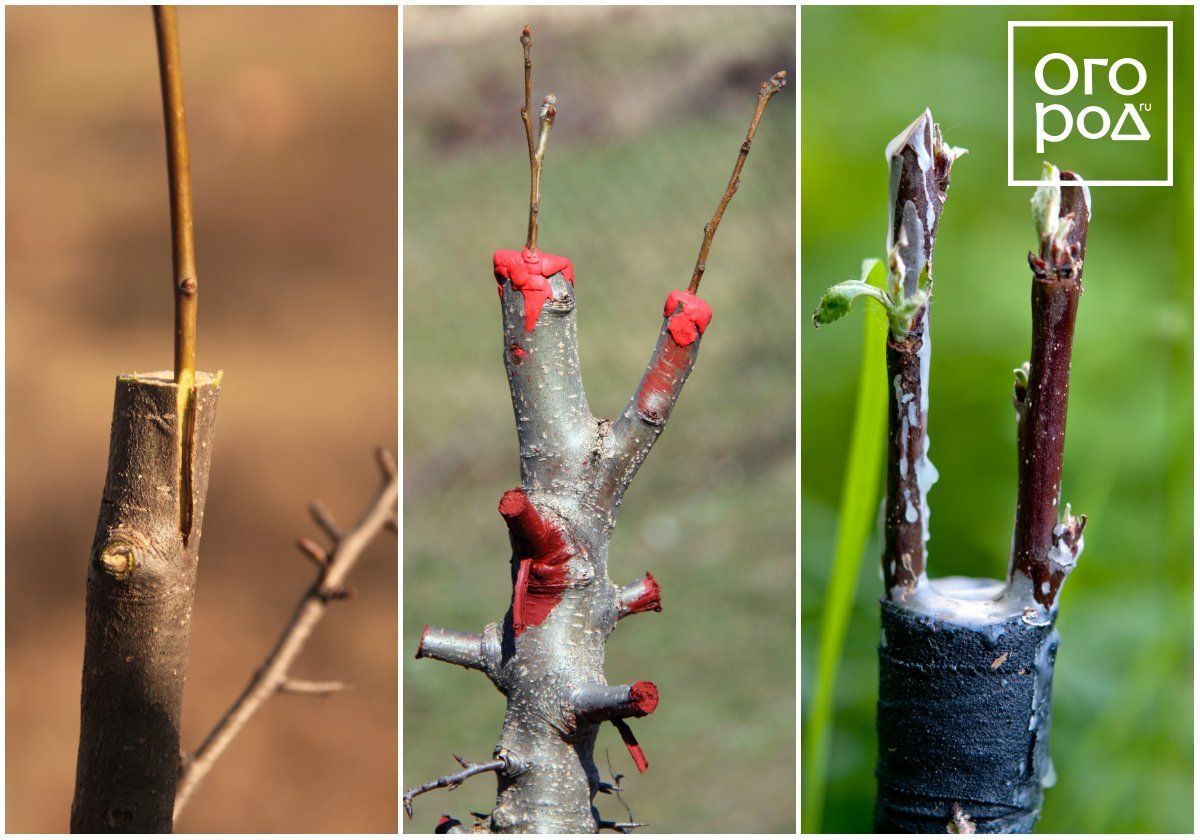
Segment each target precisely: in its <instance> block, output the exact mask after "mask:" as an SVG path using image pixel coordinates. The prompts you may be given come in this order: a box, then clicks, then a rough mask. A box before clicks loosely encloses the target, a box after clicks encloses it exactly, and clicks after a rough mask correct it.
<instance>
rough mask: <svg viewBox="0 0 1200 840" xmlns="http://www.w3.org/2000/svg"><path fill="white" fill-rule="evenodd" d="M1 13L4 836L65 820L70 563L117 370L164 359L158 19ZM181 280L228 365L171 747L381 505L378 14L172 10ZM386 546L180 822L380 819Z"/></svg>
mask: <svg viewBox="0 0 1200 840" xmlns="http://www.w3.org/2000/svg"><path fill="white" fill-rule="evenodd" d="M6 18H7V33H8V37H7V73H8V75H7V79H8V85H7V106H6V108H7V110H6V113H7V125H8V132H7V144H8V145H7V150H8V153H7V161H6V164H7V175H8V179H7V187H8V190H7V197H6V198H7V221H8V224H7V242H8V248H7V254H6V258H7V298H6V301H7V306H8V310H7V330H8V332H7V337H8V341H7V353H8V356H7V359H8V366H7V400H8V402H7V405H8V414H7V421H8V427H7V428H8V435H7V455H8V472H7V475H6V480H7V485H6V489H7V522H6V527H7V565H6V571H5V574H6V578H5V580H6V585H7V602H6V605H7V627H6V629H7V659H6V671H7V674H6V675H7V691H6V711H7V718H6V728H7V729H6V731H7V739H8V740H7V747H8V749H7V755H6V761H7V773H8V775H7V791H6V793H7V813H8V820H7V825H6V828H7V830H8V831H16V832H31V831H41V832H45V831H65V830H66V828H67V819H68V812H69V807H70V800H71V793H72V786H73V779H74V760H75V750H76V741H77V735H78V726H79V718H78V714H79V711H78V703H79V678H80V666H81V661H82V646H83V603H84V583H85V571H86V562H87V556H88V550H89V546H90V544H91V540H92V534H93V529H94V528H95V518H96V512H97V510H98V506H99V496H100V492H101V489H102V486H103V481H104V472H105V466H106V448H107V444H108V432H109V421H110V417H111V407H112V393H113V381H114V378H115V376H116V375H117V374H118V373H120V372H122V371H130V370H141V371H145V370H153V369H160V368H164V367H169V366H170V364H171V331H172V309H171V294H170V281H171V255H170V244H169V222H168V216H167V182H166V164H165V152H164V146H163V128H162V112H161V105H160V99H159V90H158V77H157V70H156V65H155V50H154V31H153V26H152V23H151V16H150V11H149V9H148V8H145V7H141V8H119V7H112V8H23V9H21V8H18V9H9V10H7V12H6ZM179 20H180V31H181V39H182V51H183V62H184V80H185V86H186V97H187V106H188V128H189V131H190V136H191V146H192V149H191V151H192V167H193V169H192V176H193V182H194V184H193V188H194V193H195V204H196V207H195V210H196V237H197V249H198V265H199V279H200V327H199V345H198V358H199V363H200V365H201V366H202V367H204V368H205V369H208V370H215V369H217V368H223V369H224V371H225V382H224V390H223V394H222V396H221V404H220V413H219V418H218V424H217V428H218V431H217V446H216V451H215V453H214V456H213V467H212V483H211V486H210V490H209V498H208V509H207V512H206V516H205V529H204V531H205V533H204V545H203V548H202V552H201V555H202V560H201V571H200V579H199V586H198V591H197V597H196V606H195V620H194V625H193V630H192V649H191V661H190V666H189V673H188V687H187V693H186V701H185V705H184V726H183V743H184V746H185V748H194V747H195V746H196V745H197V744H198V742H199V740H200V739H201V738H202V737H203V735H204V733H205V732H207V731H208V729H209V728H210V727H211V726H212V724H213V723H214V722H215V720H216V719H217V718H218V717H219V715H220V714H221V713H222V712H223V711H224V710H225V708H226V707H227V705H228V704H229V703H230V702H231V701H232V700H233V699H234V697H235V696H236V695H237V693H238V692H239V691H240V689H241V688H242V686H243V685H244V683H245V682H246V680H247V679H248V678H249V677H250V675H251V674H252V672H253V671H254V669H255V667H256V666H257V665H258V663H259V662H260V661H261V659H262V657H263V656H264V655H265V653H266V651H267V650H268V648H269V647H270V645H271V644H272V643H273V641H274V640H275V638H276V636H277V634H278V633H279V631H280V630H281V628H282V626H283V624H284V622H285V621H286V619H287V618H288V616H289V615H290V613H291V610H292V608H293V605H294V603H295V601H296V600H297V598H298V597H299V596H300V595H301V593H302V592H303V591H304V589H305V588H306V587H307V586H308V585H309V583H310V582H311V575H312V570H311V567H310V566H309V564H308V563H307V562H306V561H305V560H304V559H303V558H302V557H301V556H300V555H299V554H298V553H297V552H296V551H295V550H294V549H293V548H292V546H291V542H292V540H293V538H294V537H296V536H299V535H308V536H317V534H316V533H315V529H314V528H313V526H312V525H310V523H309V522H308V520H307V514H306V512H305V507H306V502H307V500H308V499H309V498H312V497H316V496H319V497H321V498H323V499H324V500H325V501H326V502H327V503H328V504H329V506H330V508H331V509H332V510H333V511H334V512H335V514H337V515H338V516H339V517H340V518H341V519H342V521H344V522H350V521H352V520H353V519H354V518H356V517H357V516H358V514H359V513H360V511H361V509H362V507H363V505H364V504H365V503H366V501H367V500H368V499H369V498H370V495H371V494H372V493H373V492H374V490H375V488H376V482H377V470H376V467H375V463H374V460H373V458H372V455H371V450H372V447H374V446H376V445H387V446H389V447H394V446H395V441H396V424H395V419H396V411H397V406H396V358H397V352H396V351H397V348H396V315H395V313H396V305H397V301H396V273H397V272H396V269H397V266H396V207H397V202H396V182H397V172H396V157H397V156H396V141H397V138H396V116H397V115H396V94H397V91H396V50H397V44H396V29H397V27H396V11H395V10H394V9H387V8H316V7H313V8H286V7H280V8H266V7H263V8H203V7H185V8H182V9H181V10H180V13H179ZM395 557H396V546H395V542H394V540H393V538H392V537H391V536H390V535H385V537H384V538H383V539H381V540H380V541H379V542H378V543H377V544H376V545H375V546H373V547H372V549H371V550H370V551H369V552H368V553H367V554H366V555H365V556H364V557H363V559H362V561H361V564H360V566H359V568H358V570H356V572H355V573H354V574H353V575H352V578H351V583H352V584H353V585H354V586H355V588H356V589H357V591H358V597H357V599H356V600H354V601H351V602H350V603H348V604H342V605H339V606H336V607H335V608H334V609H332V610H331V611H330V613H329V615H328V617H327V619H326V620H325V622H324V623H323V624H322V625H321V626H320V627H319V628H318V630H317V632H316V634H315V636H314V638H313V639H312V641H311V643H310V645H309V647H308V649H307V651H306V653H305V654H304V655H303V657H302V659H301V661H300V664H299V668H298V671H299V673H298V676H301V677H311V678H336V679H343V680H346V681H347V682H349V683H351V684H353V685H354V687H355V690H353V691H351V692H347V693H345V694H342V695H338V696H335V697H331V698H328V699H312V698H301V697H280V698H277V699H274V700H272V701H271V702H270V703H269V705H268V706H267V707H266V708H265V710H264V712H263V713H261V714H260V716H259V717H258V718H256V719H255V720H254V721H252V722H251V724H250V725H249V726H248V727H247V729H246V730H245V731H244V733H243V734H242V736H241V737H240V738H239V739H238V740H237V741H236V742H235V743H234V745H233V746H232V747H231V748H230V750H229V751H228V752H227V753H226V755H225V756H224V757H223V758H222V759H221V761H220V763H219V764H218V765H217V767H216V769H215V770H214V771H213V773H212V774H211V775H210V776H209V777H208V779H206V780H205V782H204V784H203V785H202V787H201V788H200V790H199V791H198V793H197V796H196V798H195V799H194V800H193V802H192V804H191V805H189V807H188V810H187V812H186V813H185V814H184V816H183V818H182V820H181V821H180V823H179V825H178V828H179V830H181V831H218V832H224V831H246V832H255V831H291V832H298V831H311V832H323V831H347V832H362V831H379V832H383V831H394V830H395V829H396V814H397V808H396V783H397V780H396V742H397V737H396V735H397V730H396V726H397V722H396V706H397V697H396V682H397V680H396V677H397V674H396V654H397V652H396V629H397V628H396V561H395Z"/></svg>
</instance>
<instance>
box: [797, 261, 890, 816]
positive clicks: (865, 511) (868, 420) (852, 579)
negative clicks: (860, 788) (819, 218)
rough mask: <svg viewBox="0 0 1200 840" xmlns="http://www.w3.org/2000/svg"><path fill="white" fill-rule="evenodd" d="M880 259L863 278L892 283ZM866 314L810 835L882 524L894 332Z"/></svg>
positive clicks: (822, 671)
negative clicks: (857, 612)
mask: <svg viewBox="0 0 1200 840" xmlns="http://www.w3.org/2000/svg"><path fill="white" fill-rule="evenodd" d="M874 263H875V264H874V266H867V265H866V264H864V272H863V274H864V278H865V279H867V280H870V281H872V282H873V283H874V284H882V283H885V282H887V270H886V268H885V267H884V265H883V263H882V262H879V261H878V260H876V261H874ZM874 287H876V286H873V288H874ZM864 319H865V322H866V329H865V330H864V331H863V350H862V363H861V365H860V368H859V379H858V398H857V404H856V407H855V412H854V427H853V429H852V431H851V434H850V453H849V457H848V458H847V460H846V472H845V475H844V476H843V478H842V499H841V504H840V505H839V509H838V533H837V543H836V545H835V547H834V553H833V571H832V574H831V575H830V578H829V589H828V591H827V592H826V593H825V601H824V605H825V610H824V614H823V615H822V618H821V636H820V649H819V652H818V654H817V677H816V687H815V689H814V690H813V702H812V708H811V711H810V712H809V716H808V722H807V726H806V727H805V738H804V741H803V742H802V743H803V745H804V747H805V748H806V749H807V754H806V755H805V760H804V776H803V781H804V793H803V808H802V809H801V820H802V830H803V831H804V832H810V833H815V832H819V831H820V830H821V813H822V810H823V807H824V804H825V787H826V781H827V778H828V773H829V750H830V743H831V740H832V732H831V729H832V723H833V712H834V709H833V697H834V688H835V685H836V682H837V673H838V668H839V665H840V664H841V658H842V652H843V648H844V645H845V640H846V629H847V627H848V626H849V624H850V613H851V611H852V609H853V606H854V590H855V587H856V586H857V584H858V577H859V570H860V568H861V565H862V559H863V552H864V550H865V549H866V545H867V540H868V538H869V537H870V535H871V532H872V530H873V529H874V527H875V514H876V511H877V510H878V508H879V480H880V476H881V474H882V472H883V443H884V438H885V435H886V432H887V387H886V383H887V371H886V369H885V365H884V354H883V352H881V350H882V345H883V343H884V338H885V337H886V335H887V330H888V319H887V318H885V317H884V314H883V313H882V312H881V311H879V310H878V309H875V308H874V307H867V309H866V310H865V311H864Z"/></svg>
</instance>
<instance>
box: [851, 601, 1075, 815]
mask: <svg viewBox="0 0 1200 840" xmlns="http://www.w3.org/2000/svg"><path fill="white" fill-rule="evenodd" d="M882 603H883V611H882V612H883V621H882V624H883V635H882V637H881V639H880V646H879V711H878V716H877V728H878V735H879V763H878V765H877V766H876V769H875V776H876V778H877V780H878V782H879V793H878V797H877V799H876V801H875V830H876V832H880V833H903V834H945V833H947V825H948V824H949V823H951V822H953V821H954V816H955V813H956V807H957V809H960V812H961V813H962V814H965V815H968V816H969V818H970V820H971V822H972V823H974V825H975V830H976V831H977V832H978V833H980V834H1013V833H1028V832H1030V831H1032V830H1033V824H1034V823H1035V822H1036V821H1037V818H1038V815H1039V814H1040V812H1041V807H1042V786H1043V780H1044V779H1045V778H1046V777H1047V775H1049V774H1051V772H1052V771H1051V770H1050V767H1051V765H1050V753H1049V735H1050V687H1051V678H1052V676H1053V673H1054V657H1055V654H1056V653H1057V651H1058V632H1057V631H1056V630H1055V629H1054V625H1053V622H1051V623H1050V624H1046V625H1043V626H1031V625H1029V624H1026V623H1025V622H1024V621H1022V620H1021V618H1020V617H1017V618H1012V619H1009V620H1007V621H1001V622H997V623H994V624H987V625H983V626H979V627H968V626H963V625H960V624H954V623H951V622H949V621H946V620H944V619H941V618H934V617H931V616H927V615H920V614H917V613H914V612H911V611H909V610H906V609H904V608H903V607H898V606H896V605H895V604H893V603H891V602H890V601H887V600H884V601H883V602H882Z"/></svg>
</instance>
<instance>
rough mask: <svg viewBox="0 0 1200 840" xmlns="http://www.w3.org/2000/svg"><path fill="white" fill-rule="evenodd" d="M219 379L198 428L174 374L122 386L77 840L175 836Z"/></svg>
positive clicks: (131, 379) (87, 693)
mask: <svg viewBox="0 0 1200 840" xmlns="http://www.w3.org/2000/svg"><path fill="white" fill-rule="evenodd" d="M220 379H221V375H220V374H219V373H218V374H216V375H213V374H207V373H197V374H196V385H195V397H194V410H193V412H192V422H191V424H190V427H189V428H180V419H179V414H178V411H177V404H178V403H177V386H176V385H175V383H174V382H173V381H172V380H173V377H172V374H171V372H170V371H166V372H159V373H151V374H131V375H125V376H121V377H119V378H118V379H117V385H116V396H115V399H114V408H113V422H112V436H111V441H110V444H109V461H108V477H107V480H106V481H105V486H104V495H103V498H102V500H101V504H100V516H99V520H98V522H97V525H96V536H95V539H94V541H93V544H92V551H91V557H90V561H89V564H88V583H87V613H86V635H85V643H84V660H83V689H82V700H81V707H82V715H81V723H80V735H79V753H78V761H77V765H76V777H75V797H74V801H73V803H72V806H71V831H72V832H88V833H92V832H169V831H171V828H172V817H171V813H172V809H173V807H174V803H175V786H176V779H177V777H178V773H179V721H180V713H181V707H182V701H183V686H184V678H185V675H186V671H187V650H188V635H189V632H190V629H191V618H192V598H193V594H194V591H195V581H196V566H197V561H198V558H199V548H200V537H201V531H202V527H203V522H204V502H205V496H206V494H207V491H208V475H209V463H210V457H211V454H212V445H213V434H214V430H215V419H216V406H217V397H218V394H219V392H220ZM188 454H190V458H188ZM189 462H190V463H189ZM189 486H190V492H188V490H187V488H188V487H189ZM189 521H190V530H185V523H187V522H189Z"/></svg>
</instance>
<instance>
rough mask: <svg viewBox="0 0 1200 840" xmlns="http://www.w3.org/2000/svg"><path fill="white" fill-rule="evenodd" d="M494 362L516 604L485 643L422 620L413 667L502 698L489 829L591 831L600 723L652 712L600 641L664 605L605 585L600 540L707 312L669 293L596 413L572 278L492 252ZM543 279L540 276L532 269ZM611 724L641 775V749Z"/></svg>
mask: <svg viewBox="0 0 1200 840" xmlns="http://www.w3.org/2000/svg"><path fill="white" fill-rule="evenodd" d="M494 262H495V268H496V276H497V280H498V282H499V283H500V293H501V301H502V314H503V321H504V364H505V370H506V372H507V374H508V380H509V386H510V390H511V392H512V401H513V407H514V410H515V414H516V423H517V437H518V440H519V443H520V451H521V484H522V486H521V487H520V488H517V489H514V490H510V491H509V492H508V493H506V494H504V497H503V498H502V499H501V502H500V514H501V515H502V516H503V517H504V519H505V521H506V522H507V524H508V528H509V533H510V538H511V542H512V545H513V554H512V559H511V561H510V562H511V567H512V569H511V572H512V581H513V598H512V604H511V606H510V608H509V611H508V613H507V615H505V617H504V620H503V621H502V622H499V623H496V624H491V625H489V626H488V627H487V628H485V629H484V631H483V633H482V634H481V635H470V634H463V633H451V632H449V631H446V630H441V629H439V628H435V627H428V628H426V630H425V633H424V634H423V635H422V638H421V644H420V648H419V650H418V651H417V656H418V658H421V657H429V658H432V659H439V660H441V661H444V662H450V663H453V664H456V665H462V666H463V667H467V668H473V669H476V670H480V671H483V672H484V673H486V674H487V675H488V677H490V678H491V680H492V682H493V683H495V685H496V687H497V688H498V689H499V690H500V691H501V693H503V694H504V695H505V697H506V698H507V701H508V705H507V712H506V714H505V718H504V728H503V731H502V732H501V735H500V741H499V744H498V746H497V747H496V750H495V756H496V757H497V758H498V759H501V760H503V761H504V768H503V769H502V770H500V771H497V775H498V777H499V785H498V797H497V802H496V808H495V810H494V811H493V813H492V815H491V817H490V820H489V821H488V828H489V829H490V830H491V831H493V832H497V833H594V832H595V831H596V830H597V829H598V827H599V817H598V815H597V813H596V811H595V809H594V808H593V807H592V799H593V797H595V795H596V792H597V789H598V785H599V774H598V772H597V770H596V765H595V763H594V761H593V759H592V749H593V746H594V744H595V741H596V734H597V731H598V730H599V727H600V724H601V723H602V722H603V721H606V720H612V721H619V720H622V719H623V718H628V717H641V716H643V715H647V714H650V713H651V712H653V711H654V709H655V707H656V706H657V704H658V691H657V689H656V688H655V686H654V684H653V683H649V682H637V683H633V684H632V685H618V686H609V685H608V684H607V680H606V678H605V675H604V648H605V643H606V641H607V639H608V636H609V634H610V633H611V632H612V631H613V628H614V627H615V626H616V623H617V621H618V620H619V619H621V618H623V617H624V616H626V615H631V614H633V613H636V612H643V611H646V610H653V609H658V608H659V607H660V601H659V593H658V584H657V582H656V581H654V579H653V577H651V576H649V575H647V576H646V577H645V578H642V579H640V580H637V581H635V582H633V583H631V584H629V585H628V586H626V587H623V588H622V587H618V586H617V585H616V584H614V583H613V582H612V581H611V580H609V577H608V544H609V539H610V537H611V536H612V531H613V526H614V524H615V521H616V513H617V509H618V507H619V506H620V504H621V497H622V495H623V494H624V492H625V488H626V487H628V485H629V482H630V481H631V480H632V479H633V476H634V474H635V473H636V472H637V469H638V467H639V466H640V465H641V463H642V461H643V460H644V459H645V457H646V455H647V454H648V453H649V451H650V448H651V447H652V446H653V445H654V442H655V440H657V438H658V436H659V435H660V434H661V433H662V430H663V427H664V425H665V424H666V422H667V419H668V418H669V417H670V413H671V408H672V406H673V405H674V403H675V400H676V398H677V397H678V396H679V393H680V391H681V390H682V388H683V384H684V382H685V380H686V379H687V376H688V374H689V373H690V372H691V369H692V365H693V364H694V363H695V360H696V356H697V353H698V351H699V347H700V334H701V332H703V330H704V328H705V327H707V325H708V319H709V318H710V317H711V313H710V312H709V311H708V307H707V305H705V304H704V303H703V302H702V301H700V300H699V299H698V298H695V297H694V296H692V295H688V294H687V293H685V292H674V293H672V295H671V297H670V298H669V299H668V306H669V309H668V310H667V312H666V315H665V320H664V323H663V328H662V330H661V331H660V333H659V340H658V345H657V347H656V348H655V351H654V354H653V356H652V358H651V362H650V366H649V368H648V369H647V372H646V374H645V376H644V377H643V379H642V383H641V385H640V386H639V387H638V389H637V391H636V392H635V393H634V395H633V397H632V398H631V399H630V401H629V404H628V406H627V407H626V409H625V411H624V412H623V413H622V415H621V416H620V417H619V418H618V419H617V420H616V422H611V421H608V420H601V419H598V418H596V417H593V416H592V413H591V410H590V409H589V407H588V403H587V396H586V394H585V393H584V391H583V385H582V380H581V379H580V376H579V354H578V344H577V341H576V335H575V297H574V292H573V280H574V274H573V271H572V269H571V265H570V263H569V262H567V261H566V260H564V259H563V258H560V257H554V256H553V255H549V254H536V253H534V252H530V251H528V250H526V251H525V252H514V251H500V252H497V254H496V257H495V261H494ZM542 271H546V272H547V273H548V274H549V276H548V277H546V276H543V275H542V274H541V273H540V272H542ZM627 733H628V728H627V727H623V728H622V735H623V736H625V737H626V740H627V743H628V742H632V743H630V750H631V752H632V753H633V754H634V756H635V761H637V762H638V763H639V769H643V770H644V769H645V766H646V762H645V757H644V755H643V754H642V753H641V748H640V747H638V746H637V745H636V741H633V739H632V736H631V735H628V734H627Z"/></svg>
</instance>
